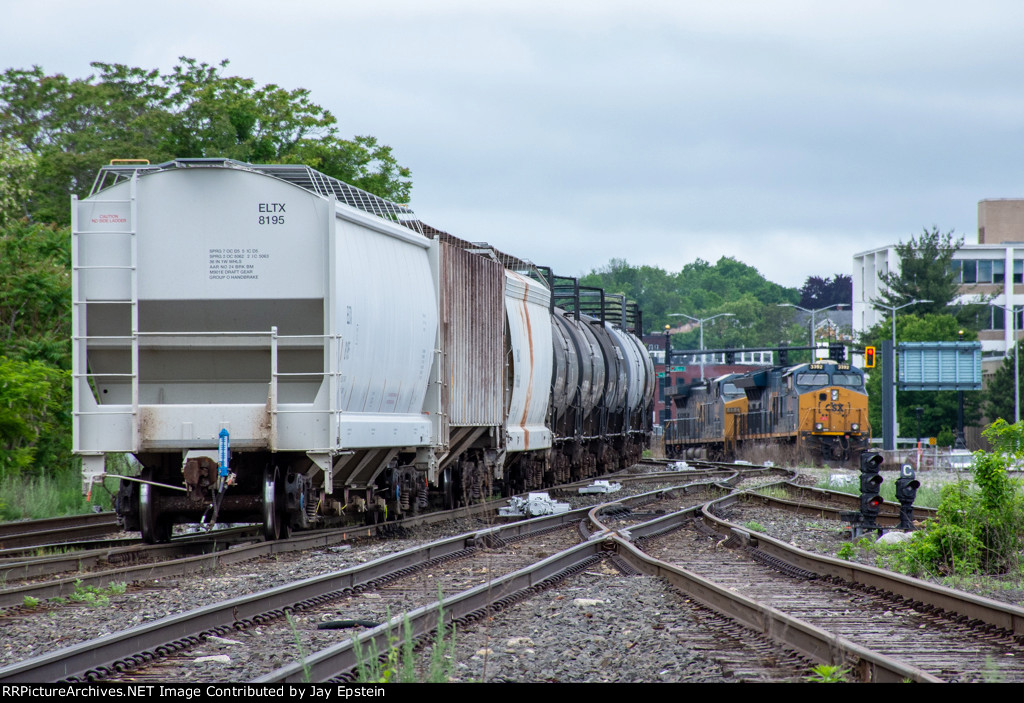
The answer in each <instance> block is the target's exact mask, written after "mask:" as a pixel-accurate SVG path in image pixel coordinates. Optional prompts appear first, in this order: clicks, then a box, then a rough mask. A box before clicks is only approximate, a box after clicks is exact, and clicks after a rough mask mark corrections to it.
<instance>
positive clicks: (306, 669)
mask: <svg viewBox="0 0 1024 703" xmlns="http://www.w3.org/2000/svg"><path fill="white" fill-rule="evenodd" d="M284 616H285V618H286V619H287V620H288V627H290V628H291V629H292V637H293V638H294V639H295V647H296V648H297V649H298V650H299V661H301V662H302V680H303V681H305V682H306V683H310V682H311V681H312V680H313V676H312V669H311V668H310V666H309V662H307V661H306V657H308V656H309V652H308V651H307V650H306V647H305V646H304V645H303V644H302V638H301V637H299V627H298V625H296V624H295V619H294V618H293V617H292V614H291V611H286V612H285V614H284Z"/></svg>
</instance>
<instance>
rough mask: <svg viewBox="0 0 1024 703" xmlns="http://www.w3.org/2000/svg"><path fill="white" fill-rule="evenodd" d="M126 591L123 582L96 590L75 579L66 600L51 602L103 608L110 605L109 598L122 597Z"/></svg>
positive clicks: (126, 585)
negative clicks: (72, 588) (73, 586)
mask: <svg viewBox="0 0 1024 703" xmlns="http://www.w3.org/2000/svg"><path fill="white" fill-rule="evenodd" d="M127 590H128V584H126V583H124V582H121V583H111V584H108V585H107V587H106V588H97V587H96V586H86V585H84V584H83V583H82V580H81V579H76V580H75V590H74V591H73V592H72V593H71V595H69V596H68V597H67V598H53V599H52V602H53V603H58V604H64V603H68V602H71V603H83V604H85V605H89V606H92V607H94V608H99V607H102V608H105V607H106V606H108V605H110V596H119V595H122V594H123V593H124V592H125V591H127Z"/></svg>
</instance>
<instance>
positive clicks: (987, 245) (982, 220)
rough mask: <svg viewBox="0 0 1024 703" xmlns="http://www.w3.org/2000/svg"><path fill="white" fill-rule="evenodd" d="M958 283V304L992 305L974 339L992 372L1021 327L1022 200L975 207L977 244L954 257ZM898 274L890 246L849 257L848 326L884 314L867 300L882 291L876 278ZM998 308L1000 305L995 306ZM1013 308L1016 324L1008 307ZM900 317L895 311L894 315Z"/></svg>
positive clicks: (859, 328) (858, 326) (868, 323)
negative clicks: (850, 320) (850, 315)
mask: <svg viewBox="0 0 1024 703" xmlns="http://www.w3.org/2000/svg"><path fill="white" fill-rule="evenodd" d="M953 266H954V269H955V271H956V272H957V276H958V277H959V281H960V297H959V301H960V302H963V303H979V302H986V303H991V305H990V306H989V309H988V312H987V313H986V314H985V316H984V319H985V320H987V322H983V323H982V325H981V329H980V331H979V332H978V339H979V340H980V341H981V349H982V355H983V366H984V371H985V373H991V372H992V371H994V370H995V367H996V366H998V364H1000V363H1002V357H1003V356H1004V355H1005V354H1006V352H1007V350H1009V349H1012V348H1013V336H1014V330H1016V336H1017V338H1018V339H1020V338H1021V336H1022V330H1021V328H1022V327H1024V311H1021V310H1020V308H1022V307H1024V200H982V201H981V202H979V203H978V243H977V244H964V245H963V246H962V247H960V249H959V250H958V251H957V252H956V254H954V256H953ZM890 271H892V272H895V273H898V272H899V257H898V256H897V254H896V247H895V245H889V246H885V247H880V248H878V249H871V250H869V251H864V252H860V253H859V254H854V256H853V328H854V332H856V333H860V332H863V331H865V330H867V329H869V328H871V327H872V326H874V325H875V324H877V323H878V322H879V321H880V320H882V319H884V318H885V316H886V311H885V310H877V309H875V308H874V307H873V306H872V304H871V301H872V300H873V299H877V298H878V297H879V296H880V295H881V294H882V292H883V291H884V290H885V284H884V283H882V280H881V278H880V276H882V275H884V274H886V273H888V272H890ZM996 306H999V307H996ZM1014 308H1017V309H1018V312H1017V315H1016V320H1014V319H1013V314H1012V313H1011V312H1010V311H1011V310H1012V309H1014ZM897 315H899V313H897Z"/></svg>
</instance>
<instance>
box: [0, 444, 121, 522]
mask: <svg viewBox="0 0 1024 703" xmlns="http://www.w3.org/2000/svg"><path fill="white" fill-rule="evenodd" d="M76 463H77V462H76ZM107 471H108V472H110V473H120V474H126V473H129V467H128V462H127V460H126V459H125V458H124V457H122V456H120V455H116V456H115V455H111V456H108V458H107ZM104 485H105V486H106V488H107V489H109V492H108V490H105V489H104V487H103V486H101V485H100V484H99V483H97V484H96V485H95V486H94V487H93V490H92V501H91V502H86V500H85V496H84V495H82V475H81V473H80V471H79V470H78V468H77V467H76V468H75V469H74V470H67V469H65V470H61V471H57V472H53V473H44V472H40V473H38V474H29V473H23V474H19V475H14V476H10V475H9V476H4V477H3V478H0V520H4V521H10V520H38V519H40V518H48V517H62V516H64V515H80V514H82V513H88V512H92V510H93V509H94V506H99V507H100V509H101V510H112V509H113V500H112V494H116V493H117V488H118V481H117V480H116V479H106V481H105V482H104Z"/></svg>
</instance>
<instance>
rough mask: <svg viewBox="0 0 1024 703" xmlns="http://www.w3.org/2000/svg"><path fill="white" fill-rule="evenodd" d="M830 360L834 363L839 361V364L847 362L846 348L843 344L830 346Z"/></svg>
mask: <svg viewBox="0 0 1024 703" xmlns="http://www.w3.org/2000/svg"><path fill="white" fill-rule="evenodd" d="M828 358H829V359H832V360H833V361H838V362H839V363H842V362H844V361H846V347H844V346H843V345H842V344H835V343H833V344H829V345H828Z"/></svg>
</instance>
